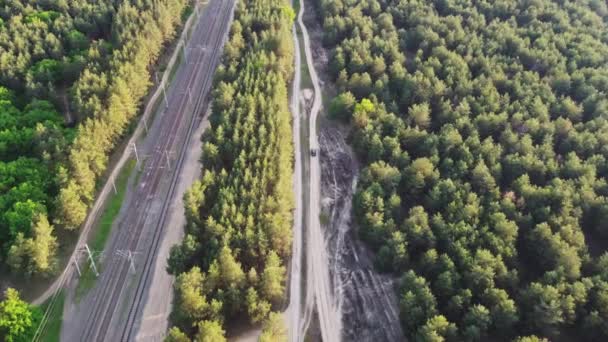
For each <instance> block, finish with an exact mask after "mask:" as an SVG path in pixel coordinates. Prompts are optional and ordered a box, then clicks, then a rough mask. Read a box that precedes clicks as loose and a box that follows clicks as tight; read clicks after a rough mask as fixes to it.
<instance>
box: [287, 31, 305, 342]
mask: <svg viewBox="0 0 608 342" xmlns="http://www.w3.org/2000/svg"><path fill="white" fill-rule="evenodd" d="M292 34H293V41H294V47H295V49H294V50H295V53H294V57H295V72H294V78H293V86H292V91H291V113H292V117H293V121H292V129H293V143H294V158H295V165H294V174H293V193H294V196H295V210H294V215H293V243H292V246H291V273H290V277H289V281H290V284H289V307H288V308H287V315H286V319H287V326H288V328H289V341H290V342H298V341H300V338H301V335H300V330H299V326H300V317H301V313H302V286H301V283H302V275H301V272H302V218H303V217H302V180H303V179H302V153H301V148H302V147H301V144H300V120H301V118H300V96H299V95H300V82H301V64H302V58H301V56H300V46H299V42H298V36H297V34H296V26H295V24H294V26H293V29H292Z"/></svg>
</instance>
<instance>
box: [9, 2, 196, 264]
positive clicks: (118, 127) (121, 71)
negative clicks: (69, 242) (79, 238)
mask: <svg viewBox="0 0 608 342" xmlns="http://www.w3.org/2000/svg"><path fill="white" fill-rule="evenodd" d="M188 3H189V2H188V1H187V0H158V1H155V0H128V1H110V0H101V1H86V0H71V1H65V0H62V1H48V0H19V1H0V263H3V264H8V265H9V266H10V268H11V269H13V270H15V271H16V272H18V273H21V274H25V275H48V274H50V273H52V272H53V271H54V269H55V266H56V260H55V252H56V250H57V245H58V241H57V238H56V232H55V231H54V229H55V227H60V228H61V229H66V230H74V229H77V228H78V227H79V226H80V224H81V223H82V222H83V221H84V218H85V217H86V213H87V209H88V206H89V205H90V204H91V202H92V200H93V196H94V192H95V189H96V182H97V180H98V179H99V177H100V176H101V174H102V173H103V172H104V171H105V168H106V164H107V161H108V154H109V153H110V152H111V151H112V149H113V148H114V147H115V145H116V143H117V142H118V140H119V139H120V138H121V136H122V135H123V133H124V132H125V129H126V128H127V126H128V124H129V123H130V121H131V119H132V118H133V117H134V116H135V115H136V114H137V111H138V108H139V106H140V102H141V99H142V97H143V96H144V95H145V94H146V91H147V90H148V88H149V87H150V85H151V82H150V80H149V79H150V77H149V72H148V68H149V67H150V65H151V64H152V63H154V62H155V61H156V59H157V57H158V56H159V54H160V52H161V50H162V47H163V46H164V44H165V43H166V42H167V41H168V40H169V39H170V38H172V37H173V36H174V34H175V29H176V26H177V25H178V24H179V23H180V22H181V19H182V13H183V12H184V9H185V7H186V5H187V4H188ZM127 83H128V86H127Z"/></svg>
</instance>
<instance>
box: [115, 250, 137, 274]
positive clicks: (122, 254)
mask: <svg viewBox="0 0 608 342" xmlns="http://www.w3.org/2000/svg"><path fill="white" fill-rule="evenodd" d="M133 254H135V253H133V252H131V250H127V251H123V250H117V251H116V255H118V256H119V257H122V258H125V259H127V260H128V261H129V269H131V273H133V274H135V261H134V258H133Z"/></svg>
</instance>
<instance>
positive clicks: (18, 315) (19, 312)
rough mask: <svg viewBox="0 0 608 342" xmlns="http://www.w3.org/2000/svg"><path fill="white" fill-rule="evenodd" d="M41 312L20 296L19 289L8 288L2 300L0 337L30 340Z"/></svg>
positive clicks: (8, 340) (8, 341)
mask: <svg viewBox="0 0 608 342" xmlns="http://www.w3.org/2000/svg"><path fill="white" fill-rule="evenodd" d="M37 316H40V312H39V311H38V310H36V309H34V308H32V307H30V305H29V304H27V303H26V302H24V301H22V300H21V299H20V298H19V292H17V290H14V289H11V288H8V289H7V290H6V291H5V292H4V299H3V300H2V301H1V302H0V338H2V340H3V341H6V342H25V341H30V340H31V338H32V337H33V334H34V332H35V330H36V329H35V324H34V323H35V322H36V321H37V320H38V319H39V317H37Z"/></svg>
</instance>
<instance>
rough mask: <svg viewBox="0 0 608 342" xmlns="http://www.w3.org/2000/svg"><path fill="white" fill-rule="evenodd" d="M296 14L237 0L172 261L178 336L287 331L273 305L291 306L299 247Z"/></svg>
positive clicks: (273, 336)
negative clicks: (260, 326) (291, 91)
mask: <svg viewBox="0 0 608 342" xmlns="http://www.w3.org/2000/svg"><path fill="white" fill-rule="evenodd" d="M294 17H295V15H294V12H293V10H292V9H291V7H289V3H288V1H286V0H245V1H239V2H238V4H237V5H236V10H235V18H234V23H233V24H232V26H231V30H230V38H229V40H228V42H227V43H226V46H225V47H224V55H223V59H222V65H220V67H219V68H218V70H217V72H216V79H215V86H214V91H213V95H212V96H213V104H212V116H211V119H210V120H211V127H210V128H209V129H208V130H207V132H206V133H205V136H204V137H203V142H204V144H203V154H202V164H203V169H202V174H203V175H202V179H201V180H200V181H197V182H196V183H195V184H194V185H193V186H192V188H191V189H190V190H189V191H188V192H187V193H186V195H185V196H184V201H185V207H186V218H187V222H188V223H187V226H186V236H185V238H184V240H183V242H182V243H181V245H178V246H175V247H173V249H172V250H171V256H170V258H169V261H168V264H169V271H170V272H171V273H173V274H176V275H177V279H176V282H175V293H176V298H175V305H174V313H173V317H172V320H173V323H174V324H175V325H176V327H174V328H173V329H171V330H170V333H169V337H168V340H169V341H188V340H189V337H188V336H191V337H194V338H195V339H196V340H197V341H222V340H223V339H224V335H225V329H226V328H227V327H229V326H228V324H227V323H228V322H229V321H230V320H231V319H233V318H235V317H247V318H249V320H250V321H251V322H252V323H254V324H255V323H259V322H264V324H265V326H266V329H265V332H264V335H263V336H264V339H265V341H278V340H283V339H285V338H286V337H285V329H284V327H281V323H282V321H281V318H280V316H279V315H274V314H272V313H271V311H272V310H273V309H278V308H279V306H280V305H281V304H283V303H284V300H285V282H286V269H285V260H286V258H287V257H288V256H289V254H290V252H291V237H292V233H291V225H292V215H291V211H292V208H293V193H292V162H293V160H292V159H293V146H292V138H291V114H290V112H289V106H288V96H287V95H288V94H287V83H288V82H289V80H291V77H292V73H293V41H292V37H291V31H290V30H291V26H292V23H293V19H294ZM277 317H278V318H277ZM281 336H282V337H281Z"/></svg>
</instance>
